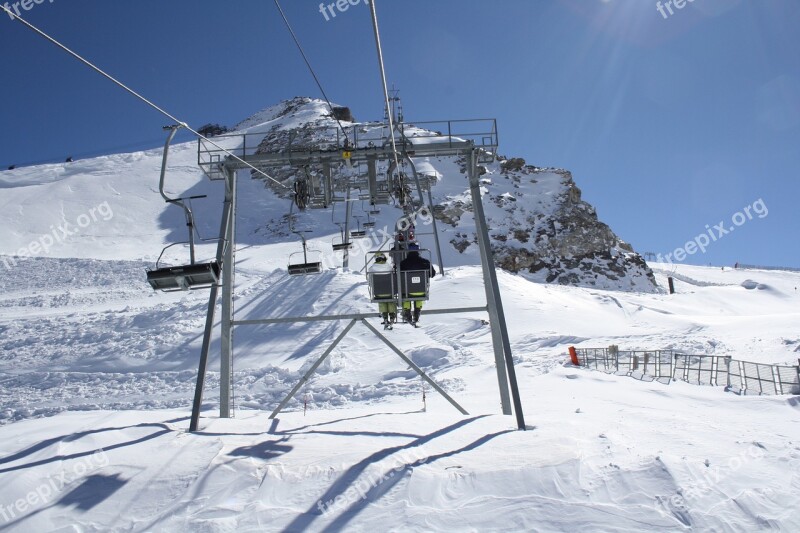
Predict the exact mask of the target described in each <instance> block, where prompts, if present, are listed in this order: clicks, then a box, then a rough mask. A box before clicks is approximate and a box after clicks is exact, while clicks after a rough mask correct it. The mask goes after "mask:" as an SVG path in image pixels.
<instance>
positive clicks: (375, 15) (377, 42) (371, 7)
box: [369, 0, 402, 185]
mask: <svg viewBox="0 0 800 533" xmlns="http://www.w3.org/2000/svg"><path fill="white" fill-rule="evenodd" d="M375 1H376V0H372V2H370V3H369V10H370V13H372V29H373V30H374V32H375V46H376V48H377V50H378V66H379V67H380V71H381V82H382V83H383V101H384V103H385V105H386V116H387V117H389V134H390V135H391V139H392V152H394V164H395V168H396V169H397V170H398V172H399V171H400V160H399V158H398V157H397V142H396V140H395V137H394V116H393V113H392V109H391V107H390V104H389V86H388V85H387V83H386V68H385V67H384V63H383V48H382V47H381V33H380V31H379V30H378V12H377V10H376V8H375ZM401 185H402V184H401Z"/></svg>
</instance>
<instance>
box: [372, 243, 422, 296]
mask: <svg viewBox="0 0 800 533" xmlns="http://www.w3.org/2000/svg"><path fill="white" fill-rule="evenodd" d="M417 251H419V252H420V253H421V254H425V255H427V256H428V260H429V261H430V255H431V253H430V250H417ZM379 253H380V254H386V255H391V257H392V263H393V264H394V265H395V266H396V268H395V269H394V270H392V271H391V272H374V271H373V272H370V269H369V268H367V282H368V288H369V297H370V302H372V303H385V302H395V303H396V304H397V306H398V308H400V307H402V304H403V302H415V301H427V300H429V299H430V281H431V273H430V271H429V270H400V269H399V268H397V267H399V266H400V263H401V261H402V259H404V258H405V256H406V254H407V251H406V250H377V251H372V252H368V253H367V254H366V257H365V264H366V265H370V264H371V263H372V261H373V260H374V256H375V255H376V254H379ZM398 287H399V288H400V290H398Z"/></svg>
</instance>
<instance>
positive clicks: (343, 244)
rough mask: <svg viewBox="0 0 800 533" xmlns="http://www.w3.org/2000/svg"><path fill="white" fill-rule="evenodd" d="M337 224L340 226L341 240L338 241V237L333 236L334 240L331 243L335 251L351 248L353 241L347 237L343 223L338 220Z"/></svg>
mask: <svg viewBox="0 0 800 533" xmlns="http://www.w3.org/2000/svg"><path fill="white" fill-rule="evenodd" d="M336 225H337V226H339V242H336V237H334V238H333V242H332V243H331V246H333V251H334V252H341V251H342V250H349V249H350V248H352V247H353V243H352V242H351V241H348V240H347V239H346V238H345V234H344V227H343V225H342V224H340V223H338V222H337V223H336Z"/></svg>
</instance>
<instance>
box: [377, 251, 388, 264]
mask: <svg viewBox="0 0 800 533" xmlns="http://www.w3.org/2000/svg"><path fill="white" fill-rule="evenodd" d="M375 262H376V263H385V262H386V255H385V254H382V253H378V254H375Z"/></svg>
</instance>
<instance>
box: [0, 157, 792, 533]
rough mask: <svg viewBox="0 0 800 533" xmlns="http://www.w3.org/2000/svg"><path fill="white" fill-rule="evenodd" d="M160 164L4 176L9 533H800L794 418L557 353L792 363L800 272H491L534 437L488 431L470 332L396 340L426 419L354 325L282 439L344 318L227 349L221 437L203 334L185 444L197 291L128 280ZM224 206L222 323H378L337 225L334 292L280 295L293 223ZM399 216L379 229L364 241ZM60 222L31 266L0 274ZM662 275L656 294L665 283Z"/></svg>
mask: <svg viewBox="0 0 800 533" xmlns="http://www.w3.org/2000/svg"><path fill="white" fill-rule="evenodd" d="M195 156H196V154H195V152H194V146H193V145H179V146H176V147H175V148H174V159H173V161H174V162H175V168H174V169H173V171H172V172H171V174H170V177H171V180H170V186H169V187H170V188H171V189H172V192H174V193H176V194H181V193H184V192H186V193H187V194H209V195H210V197H209V199H207V200H201V201H198V202H197V204H196V206H195V207H196V212H197V213H198V216H199V226H200V231H201V233H202V234H203V235H204V236H205V237H209V236H213V235H214V233H215V231H216V229H217V227H218V221H219V215H218V213H217V211H218V210H219V204H220V202H219V198H220V196H219V187H218V186H219V185H220V184H219V183H210V182H208V180H205V179H204V178H203V177H202V176H201V175H200V174H199V173H198V170H197V167H196V166H194V164H193V160H194V157H195ZM159 158H160V151H158V150H156V151H152V152H140V153H136V154H127V155H118V156H108V157H104V158H98V159H93V160H89V161H85V162H84V161H79V162H76V163H73V164H72V165H50V166H46V167H34V168H29V169H18V170H15V171H10V172H3V173H2V175H0V187H1V188H2V196H0V198H2V203H3V205H2V207H3V209H0V243H1V245H0V253H2V254H4V257H0V271H2V276H0V284H1V285H2V287H1V288H2V293H0V335H1V337H0V345H2V356H1V357H2V366H0V422H1V423H2V424H3V425H2V426H0V434H1V435H2V438H0V530H1V531H22V532H29V531H64V532H67V531H69V532H73V531H74V532H78V531H80V532H84V531H109V530H110V531H193V532H194V531H197V532H206V531H207V532H217V531H237V532H238V531H304V530H308V531H339V530H347V531H370V532H371V531H689V530H697V531H759V530H771V531H787V532H791V531H800V510H798V509H800V501H798V500H800V425H799V424H800V399H798V398H797V397H787V396H784V397H766V396H764V397H757V396H745V397H742V396H736V395H734V394H731V393H726V392H724V391H723V389H722V388H717V387H699V386H694V385H689V384H685V383H681V382H675V383H672V384H669V385H664V384H660V383H646V382H641V381H637V380H634V379H630V378H627V377H620V376H611V375H606V374H602V373H598V372H591V371H587V370H583V369H579V368H573V367H571V366H568V365H567V364H566V362H567V360H568V356H567V355H566V352H567V348H568V346H570V345H575V346H578V347H602V346H608V345H610V344H616V345H618V346H620V348H621V349H668V348H672V349H676V350H682V351H685V352H690V353H704V354H716V355H731V356H734V357H735V358H738V359H743V360H749V361H756V362H764V363H782V364H796V363H797V357H800V332H798V330H797V324H798V319H799V318H800V313H799V312H798V303H800V293H798V291H797V288H796V287H798V286H800V274H797V273H785V272H772V271H770V272H767V271H739V270H733V269H730V268H726V269H724V270H722V269H720V268H719V267H689V266H680V267H678V268H677V270H676V271H675V272H674V275H675V277H676V286H677V289H678V294H676V295H672V296H669V295H667V294H664V293H661V294H644V293H636V292H632V293H630V292H629V293H623V292H615V291H604V290H595V289H581V288H574V287H561V286H548V285H542V284H537V283H532V282H531V281H529V280H526V279H525V278H523V277H521V276H514V275H511V274H507V273H503V272H501V273H499V278H500V284H501V290H502V293H503V299H504V305H505V309H506V315H507V318H508V325H509V331H510V336H511V344H512V350H513V353H514V357H515V361H516V368H517V374H518V379H519V385H520V391H521V395H522V404H523V407H524V412H525V420H526V424H527V426H528V430H527V431H518V430H516V422H515V419H514V417H509V416H503V415H501V414H499V412H500V405H499V404H500V401H499V395H498V390H497V378H496V373H495V368H494V358H493V352H492V348H491V335H490V330H489V327H488V326H487V325H486V323H485V320H486V319H487V318H488V317H487V316H486V315H484V314H480V313H473V314H466V315H437V316H427V317H426V316H424V315H423V319H422V322H421V327H420V328H419V329H412V328H410V327H409V326H398V327H397V328H396V329H395V330H394V331H392V332H387V335H389V336H390V338H391V339H392V340H393V342H395V344H396V345H398V346H399V347H400V348H401V349H403V350H404V351H405V352H406V353H407V354H408V355H409V356H410V357H412V358H413V359H414V361H415V362H416V363H417V364H419V365H420V366H421V367H423V368H424V369H425V370H426V371H427V372H429V373H430V375H431V376H432V377H433V378H434V379H435V380H436V381H437V382H438V383H440V384H441V385H442V386H443V387H444V388H445V389H446V390H447V391H448V392H449V393H450V394H451V395H452V396H453V397H454V398H455V399H456V400H457V401H459V402H460V403H461V404H462V405H463V406H464V407H465V408H466V409H467V410H468V411H469V413H470V415H469V416H462V415H460V414H459V413H458V412H457V411H456V410H455V409H454V408H453V407H452V406H451V405H449V404H448V403H447V402H446V401H445V400H444V399H443V398H441V397H439V396H438V395H437V394H436V392H435V391H432V390H430V388H429V387H428V388H427V389H425V392H426V394H427V402H426V407H427V409H426V410H423V402H422V395H423V386H422V382H421V380H420V378H419V377H417V376H416V375H415V374H414V373H413V372H411V371H410V370H409V369H408V368H407V366H406V365H405V364H404V363H403V362H402V361H401V360H400V359H399V358H398V357H397V356H396V355H394V354H393V353H392V352H391V351H389V350H388V349H387V348H386V347H385V346H384V345H383V344H382V343H381V342H380V340H379V339H377V338H376V337H375V336H373V335H372V334H371V333H370V332H369V331H368V330H366V328H364V327H363V326H360V325H357V326H356V327H355V328H354V329H353V330H352V331H351V333H350V334H349V335H348V336H347V337H346V338H345V340H344V341H343V342H342V343H341V344H340V346H339V347H338V348H337V349H336V350H334V352H333V353H332V354H331V356H330V357H329V358H328V360H327V361H326V362H325V363H324V364H323V365H322V366H321V367H320V369H319V372H318V373H317V374H316V375H315V377H314V378H312V380H311V381H310V383H309V384H307V385H306V386H304V388H303V389H301V391H300V393H299V394H298V397H297V399H296V400H295V401H294V402H293V403H291V404H289V406H288V408H287V410H286V411H285V412H284V413H282V414H281V415H280V416H279V418H278V419H277V420H274V421H271V420H269V419H268V415H269V412H270V411H271V410H272V409H273V408H274V407H275V406H276V405H277V403H278V402H279V401H280V400H281V399H282V398H283V396H284V395H285V394H286V393H287V392H288V390H289V389H290V388H291V387H292V386H293V385H294V384H295V383H296V382H297V381H298V380H299V378H300V376H301V375H302V374H303V373H304V372H305V370H306V369H308V368H309V367H310V365H311V364H312V363H313V362H314V361H315V360H316V359H317V358H318V357H319V356H320V355H321V353H322V352H323V351H324V350H325V348H326V347H327V346H328V345H329V343H330V342H331V341H332V340H333V339H334V338H335V337H336V335H337V334H338V333H339V332H340V331H341V330H342V328H344V327H345V325H346V322H342V323H316V324H290V325H280V326H257V327H253V326H247V327H245V326H243V327H239V328H237V329H236V331H235V354H234V357H235V360H234V367H235V378H234V382H235V383H234V390H235V402H236V416H235V418H233V419H219V418H218V416H217V414H218V411H216V408H217V404H218V386H219V374H218V372H217V370H218V367H219V360H218V355H217V354H218V352H219V341H218V338H216V337H215V341H214V343H213V346H212V354H214V357H213V358H212V361H211V362H210V369H211V370H212V372H210V374H209V378H208V380H207V383H206V385H207V387H206V395H205V408H204V411H203V419H202V421H201V429H202V431H201V432H199V433H196V434H190V433H188V432H187V429H188V424H189V421H188V417H189V413H190V405H191V398H192V395H193V392H194V385H195V379H196V369H197V362H198V355H199V351H200V342H201V335H202V328H203V323H204V318H205V307H206V304H207V293H205V292H204V291H193V292H190V293H177V294H161V293H158V294H156V293H153V292H152V291H151V289H150V288H149V287H148V286H147V284H146V282H145V277H144V269H145V267H146V266H152V262H153V261H154V260H155V258H156V257H157V255H158V253H159V252H160V249H161V247H162V246H163V245H164V244H165V243H167V242H172V241H176V240H184V239H185V235H183V231H184V228H183V218H182V214H181V213H180V211H179V210H178V209H175V208H165V206H164V204H163V202H162V201H161V199H160V197H159V196H158V194H157V177H158V166H159V162H160V159H159ZM240 187H241V188H240V193H241V198H242V204H241V206H240V217H239V246H238V249H237V278H236V286H237V289H236V292H237V298H236V300H235V306H236V318H237V319H248V318H265V317H279V316H296V315H311V314H339V313H352V312H370V311H371V310H373V308H374V306H373V305H371V304H370V303H369V301H368V296H367V289H366V286H365V282H364V278H363V275H361V274H360V273H359V272H358V270H359V269H360V268H361V266H362V265H363V258H360V257H357V258H355V259H354V260H353V264H351V270H350V271H342V270H341V269H334V268H331V267H330V266H331V265H332V264H333V260H332V259H331V258H333V257H334V255H333V252H332V251H330V242H331V240H332V238H333V236H334V234H335V233H336V232H337V228H336V227H335V226H333V225H332V224H331V223H330V217H331V213H330V212H327V213H321V214H311V215H308V217H309V218H308V219H302V218H301V219H299V221H298V223H300V224H305V225H306V227H309V228H313V229H315V231H316V233H315V234H313V235H312V236H311V239H312V241H314V242H315V243H316V245H317V246H318V247H319V248H320V249H321V251H322V252H323V255H325V258H326V267H327V268H326V270H325V271H324V272H323V273H322V274H320V275H319V276H314V277H303V278H291V279H290V278H289V277H288V276H287V275H286V274H285V266H286V261H287V257H288V255H289V254H290V253H292V252H297V251H298V250H299V245H298V243H297V242H296V240H295V239H293V238H292V237H291V236H284V237H281V236H276V235H275V231H274V227H273V228H272V229H267V226H268V225H270V222H271V221H272V222H273V223H274V222H275V221H280V220H281V219H282V217H283V215H284V214H285V213H287V212H288V203H287V202H286V201H283V200H278V199H276V198H275V197H274V196H273V195H272V194H271V193H269V192H268V191H265V190H264V189H263V184H261V183H260V182H257V181H252V180H249V179H246V178H245V177H244V176H242V179H241V186H240ZM465 188H466V187H465ZM106 202H107V208H105V207H102V206H103V204H104V203H106ZM199 206H202V207H199ZM92 208H95V211H94V217H93V215H92V214H91V213H92ZM109 212H113V216H110V217H106V216H104V215H103V213H109ZM82 215H85V217H88V218H81V216H82ZM326 217H328V218H327V220H324V219H325V218H326ZM394 218H396V212H394V211H392V209H390V208H384V210H383V213H382V215H380V216H379V217H378V227H381V226H383V225H387V224H391V223H392V222H393V220H394ZM66 222H68V223H70V224H71V226H70V227H68V228H65V229H71V230H74V233H72V234H70V235H69V236H63V239H61V240H59V239H55V237H54V241H58V242H54V243H53V244H52V245H51V246H49V247H48V248H49V249H48V251H47V253H44V252H41V253H36V254H34V257H32V258H28V259H25V260H18V259H16V260H12V259H10V258H9V256H10V255H12V254H14V253H16V251H17V250H19V249H20V248H21V247H28V246H29V244H30V243H31V242H34V241H38V242H40V243H41V240H40V239H42V235H45V234H47V233H48V231H49V232H52V231H56V230H58V226H59V225H63V224H64V223H66ZM84 222H85V224H84ZM50 228H52V229H50ZM54 235H55V234H54ZM427 238H428V239H430V237H427ZM46 242H47V241H45V243H46ZM213 249H214V244H213V243H209V244H205V245H203V246H201V247H200V256H201V257H208V256H209V255H210V254H211V253H212V251H213ZM184 252H185V250H182V249H180V247H176V248H174V249H173V251H172V256H170V257H168V259H169V260H170V261H171V262H173V263H175V264H177V263H178V262H180V261H181V260H183V261H185V259H186V258H185V257H183V256H182V254H183V253H184ZM456 257H457V256H453V258H452V259H453V263H454V264H455V266H453V268H449V269H448V271H447V273H446V275H445V276H437V277H436V278H435V279H434V281H433V283H432V299H431V301H430V302H429V303H428V307H429V308H430V309H437V308H446V307H455V306H459V307H462V306H476V305H483V303H484V292H483V285H482V281H481V280H482V277H481V269H480V267H479V266H476V265H477V262H476V261H474V258H470V257H461V258H460V260H461V263H457V262H456V261H455V258H456ZM359 261H360V263H359ZM654 267H655V268H656V269H657V278H658V280H659V284H660V285H661V286H665V285H666V283H665V279H666V275H667V274H671V273H673V267H672V266H670V265H654ZM377 323H378V320H377V319H375V320H373V324H375V325H376V326H377V325H378V324H377ZM378 327H380V326H378ZM304 406H305V407H306V408H307V409H306V410H305V412H304Z"/></svg>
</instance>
